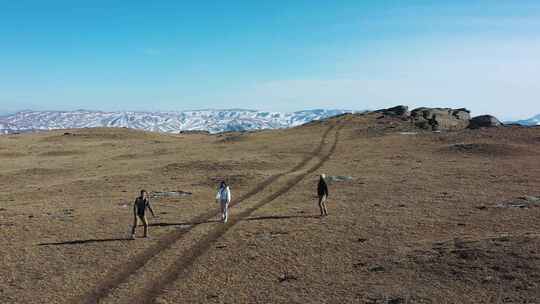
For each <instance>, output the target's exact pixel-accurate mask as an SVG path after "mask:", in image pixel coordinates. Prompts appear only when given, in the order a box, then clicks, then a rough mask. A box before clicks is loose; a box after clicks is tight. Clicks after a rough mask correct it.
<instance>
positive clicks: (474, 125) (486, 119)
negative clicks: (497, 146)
mask: <svg viewBox="0 0 540 304" xmlns="http://www.w3.org/2000/svg"><path fill="white" fill-rule="evenodd" d="M500 126H502V123H501V122H500V121H499V120H498V119H497V118H496V117H494V116H491V115H481V116H476V117H473V118H472V119H471V120H469V126H468V128H469V129H479V128H492V127H500Z"/></svg>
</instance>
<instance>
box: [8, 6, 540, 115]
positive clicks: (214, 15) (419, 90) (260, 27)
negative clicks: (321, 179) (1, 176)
mask: <svg viewBox="0 0 540 304" xmlns="http://www.w3.org/2000/svg"><path fill="white" fill-rule="evenodd" d="M539 71H540V1H536V0H535V1H527V0H520V1H503V0H491V1H474V0H469V1H460V0H456V1H404V0H402V1H360V0H354V1H353V0H344V1H339V0H336V1H293V0H290V1H277V0H276V1H264V3H263V1H203V0H201V1H196V2H193V1H136V0H132V1H114V0H109V1H100V0H95V1H54V0H49V1H37V0H35V1H25V0H19V1H7V0H0V112H4V113H6V112H13V111H17V110H20V109H35V110H72V109H80V108H84V109H96V110H152V111H154V110H163V111H167V110H184V109H199V108H254V109H261V110H273V111H294V110H300V109H308V108H348V109H359V110H361V109H376V108H381V107H386V106H392V105H396V104H407V105H410V106H413V107H414V106H424V105H427V106H449V107H468V108H470V109H471V110H472V111H473V114H483V113H491V114H495V115H497V116H499V117H501V118H502V119H515V118H524V117H528V116H532V115H533V114H537V113H540V77H539V76H540V75H539V74H540V72H539Z"/></svg>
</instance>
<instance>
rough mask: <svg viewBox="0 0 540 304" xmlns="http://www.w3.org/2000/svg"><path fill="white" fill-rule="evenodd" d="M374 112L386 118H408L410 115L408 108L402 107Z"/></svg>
mask: <svg viewBox="0 0 540 304" xmlns="http://www.w3.org/2000/svg"><path fill="white" fill-rule="evenodd" d="M375 112H377V113H382V114H384V115H388V116H399V117H404V116H406V117H408V116H409V115H410V113H409V107H407V106H402V105H399V106H395V107H391V108H388V109H382V110H378V111H375Z"/></svg>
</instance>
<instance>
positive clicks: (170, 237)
mask: <svg viewBox="0 0 540 304" xmlns="http://www.w3.org/2000/svg"><path fill="white" fill-rule="evenodd" d="M335 127H336V125H335V124H333V125H331V126H329V127H328V128H327V129H326V130H325V132H324V133H323V136H322V137H321V140H320V143H319V144H318V146H317V148H316V149H315V150H314V151H313V152H312V153H310V156H307V157H304V158H303V159H302V161H301V162H300V163H298V164H297V165H296V166H294V167H293V168H291V169H290V170H288V171H286V172H282V173H278V174H274V175H272V176H270V177H268V178H267V179H266V180H264V181H262V182H261V183H260V184H258V185H257V186H255V187H254V188H253V189H252V190H250V191H248V192H247V193H245V194H243V195H241V196H240V197H239V198H238V199H236V200H234V201H233V202H232V203H231V207H233V206H235V205H237V204H240V203H241V202H243V201H245V200H247V199H249V198H251V197H253V196H254V195H256V194H257V193H259V192H261V191H262V190H264V189H265V188H266V187H268V186H269V185H270V184H272V183H273V182H275V181H276V180H277V179H278V178H280V177H282V176H285V175H287V174H291V173H293V172H296V171H298V170H300V169H301V168H303V167H304V166H305V165H306V164H307V163H309V162H310V161H311V160H313V159H314V158H316V157H319V156H320V154H321V152H322V149H323V148H324V144H325V142H326V140H327V138H328V135H329V134H330V132H331V131H332V130H333V129H334V128H335ZM334 144H335V143H334ZM219 214H220V212H219V211H216V210H211V211H208V212H205V213H202V214H200V215H198V216H196V217H195V218H193V219H191V222H192V223H193V224H192V225H191V226H189V227H188V228H185V229H182V230H178V231H172V232H170V233H168V234H166V235H165V236H163V237H161V238H160V239H159V240H158V242H157V244H155V245H153V246H152V247H150V248H148V249H146V250H144V251H143V252H142V253H140V254H138V255H136V256H135V257H133V258H132V259H130V260H129V261H128V262H126V263H125V264H123V265H122V266H121V267H119V268H118V269H115V270H114V271H113V270H110V271H109V274H108V275H107V277H105V278H104V279H102V280H101V281H100V283H99V284H98V285H97V286H95V287H94V288H93V289H92V290H91V291H89V292H87V293H85V294H83V295H82V296H79V297H77V298H75V299H73V300H72V301H71V302H72V303H77V304H78V303H84V304H95V303H99V302H100V301H101V300H102V299H104V298H105V297H107V296H108V295H109V294H110V293H111V291H113V290H114V289H115V288H116V287H118V286H120V285H121V284H123V283H125V282H127V281H128V280H129V277H130V276H132V275H133V274H135V273H136V272H137V271H138V270H139V269H141V268H143V267H144V266H145V265H146V264H147V263H148V262H149V261H150V260H151V259H152V258H153V257H154V256H156V255H158V254H159V253H161V252H162V251H164V250H166V249H168V248H170V247H171V246H172V245H173V244H174V243H176V242H177V241H179V240H180V239H181V238H182V237H184V236H185V235H186V234H187V233H189V232H190V231H191V230H192V229H193V228H195V227H197V226H198V225H200V224H203V223H205V222H207V221H208V220H210V219H212V218H215V217H216V216H218V215H219ZM232 222H233V221H231V222H229V223H232ZM228 226H229V225H227V227H228ZM133 303H135V302H133Z"/></svg>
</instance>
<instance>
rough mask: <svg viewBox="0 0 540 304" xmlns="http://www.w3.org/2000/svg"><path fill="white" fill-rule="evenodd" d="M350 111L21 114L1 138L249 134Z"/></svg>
mask: <svg viewBox="0 0 540 304" xmlns="http://www.w3.org/2000/svg"><path fill="white" fill-rule="evenodd" d="M351 112H354V111H350V110H323V109H316V110H305V111H297V112H291V113H284V112H264V111H257V110H244V109H230V110H194V111H178V112H103V111H90V110H76V111H30V110H26V111H21V112H18V113H15V114H11V115H6V116H0V134H10V133H23V132H34V131H45V130H55V129H77V128H94V127H112V128H121V127H126V128H132V129H139V130H145V131H153V132H164V133H179V132H181V131H208V132H210V133H220V132H226V131H250V130H262V129H280V128H290V127H295V126H299V125H302V124H305V123H308V122H311V121H314V120H320V119H324V118H328V117H331V116H336V115H340V114H343V113H351Z"/></svg>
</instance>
